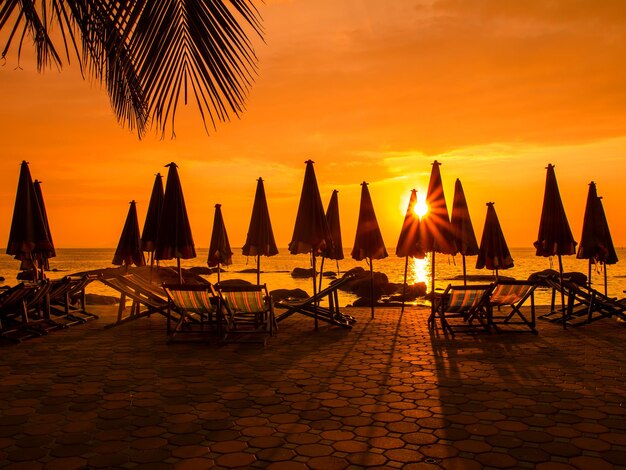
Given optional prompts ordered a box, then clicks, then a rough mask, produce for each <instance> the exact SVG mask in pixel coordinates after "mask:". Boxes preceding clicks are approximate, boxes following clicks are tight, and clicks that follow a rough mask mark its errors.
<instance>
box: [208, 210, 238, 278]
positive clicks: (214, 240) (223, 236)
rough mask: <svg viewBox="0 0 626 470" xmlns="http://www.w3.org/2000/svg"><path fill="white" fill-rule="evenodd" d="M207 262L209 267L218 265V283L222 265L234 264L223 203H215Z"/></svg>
mask: <svg viewBox="0 0 626 470" xmlns="http://www.w3.org/2000/svg"><path fill="white" fill-rule="evenodd" d="M207 264H208V265H209V267H213V266H217V282H218V284H219V282H220V265H222V264H223V265H224V266H230V265H231V264H233V250H231V249H230V242H229V241H228V233H226V225H225V224H224V217H223V216H222V205H221V204H215V217H214V218H213V232H212V233H211V243H210V245H209V255H208V258H207Z"/></svg>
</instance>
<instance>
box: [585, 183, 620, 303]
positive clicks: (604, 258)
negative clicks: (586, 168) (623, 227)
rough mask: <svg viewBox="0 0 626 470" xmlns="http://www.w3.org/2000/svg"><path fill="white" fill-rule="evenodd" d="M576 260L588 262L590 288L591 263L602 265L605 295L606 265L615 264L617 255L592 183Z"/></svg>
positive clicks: (599, 200)
mask: <svg viewBox="0 0 626 470" xmlns="http://www.w3.org/2000/svg"><path fill="white" fill-rule="evenodd" d="M576 258H578V259H587V260H589V276H588V278H589V279H588V281H589V287H591V265H592V263H601V264H603V265H604V293H605V295H607V282H606V281H607V279H606V265H607V264H615V263H617V253H616V252H615V247H614V246H613V239H612V237H611V232H610V230H609V224H608V222H607V219H606V215H605V214H604V207H603V206H602V200H601V198H599V197H598V193H597V189H596V184H595V183H594V182H593V181H592V182H591V183H589V192H588V193H587V204H586V206H585V216H584V218H583V230H582V235H581V237H580V244H579V245H578V251H577V253H576Z"/></svg>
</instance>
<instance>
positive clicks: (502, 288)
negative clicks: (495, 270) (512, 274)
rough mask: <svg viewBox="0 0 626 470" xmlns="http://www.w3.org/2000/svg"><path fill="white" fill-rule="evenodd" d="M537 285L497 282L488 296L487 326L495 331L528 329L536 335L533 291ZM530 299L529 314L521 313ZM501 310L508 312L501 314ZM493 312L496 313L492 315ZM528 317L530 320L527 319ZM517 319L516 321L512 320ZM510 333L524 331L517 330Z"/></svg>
mask: <svg viewBox="0 0 626 470" xmlns="http://www.w3.org/2000/svg"><path fill="white" fill-rule="evenodd" d="M536 288H537V284H536V283H534V282H530V281H504V280H499V281H498V282H496V283H495V284H494V286H493V289H492V291H491V293H490V295H489V325H490V326H493V327H494V329H495V330H496V331H498V332H499V331H501V327H503V326H506V327H516V326H523V327H528V328H529V329H530V331H531V332H533V333H537V330H536V328H535V326H536V315H535V289H536ZM529 299H530V312H529V314H525V313H523V312H522V311H521V308H522V306H523V305H524V304H525V303H526V302H527V301H528V300H529ZM502 308H506V309H507V310H508V311H506V312H504V313H501V310H502ZM494 310H497V312H498V313H496V314H494ZM527 315H530V318H528V317H527ZM515 317H517V320H514V318H515ZM511 331H525V330H520V329H517V328H514V329H512V330H511Z"/></svg>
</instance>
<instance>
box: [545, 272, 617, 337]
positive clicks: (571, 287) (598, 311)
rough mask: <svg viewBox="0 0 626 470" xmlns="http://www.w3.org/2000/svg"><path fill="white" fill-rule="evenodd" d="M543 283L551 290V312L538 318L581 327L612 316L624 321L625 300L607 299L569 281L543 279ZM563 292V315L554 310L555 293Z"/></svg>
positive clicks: (599, 293) (592, 290)
mask: <svg viewBox="0 0 626 470" xmlns="http://www.w3.org/2000/svg"><path fill="white" fill-rule="evenodd" d="M542 280H543V282H544V283H545V284H546V285H548V286H549V287H551V288H552V310H551V311H550V312H549V313H547V314H545V315H542V316H541V317H540V318H542V319H544V320H549V321H551V322H562V321H565V322H566V324H567V325H569V326H581V325H585V324H588V323H592V322H594V321H597V320H602V319H604V318H610V317H612V316H613V315H615V316H617V317H619V318H620V319H622V320H626V299H617V298H613V297H608V296H606V295H604V294H603V293H602V292H600V291H597V290H595V289H593V288H590V287H587V286H581V285H579V284H577V283H575V282H574V281H572V280H571V279H568V278H564V279H563V284H561V282H559V281H558V280H555V279H551V278H549V277H544V278H543V279H542ZM560 292H563V293H564V295H565V297H566V299H567V306H566V309H565V315H563V314H562V311H561V310H556V309H555V302H554V299H555V296H556V293H560Z"/></svg>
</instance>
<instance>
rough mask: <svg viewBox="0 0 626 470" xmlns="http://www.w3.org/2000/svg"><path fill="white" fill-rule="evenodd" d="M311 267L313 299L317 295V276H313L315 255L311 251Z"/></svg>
mask: <svg viewBox="0 0 626 470" xmlns="http://www.w3.org/2000/svg"><path fill="white" fill-rule="evenodd" d="M311 266H312V267H313V297H315V296H316V295H317V276H316V275H315V253H313V251H311ZM317 305H318V303H317V300H316V301H315V306H316V307H317ZM317 328H318V325H317V308H316V309H315V331H317Z"/></svg>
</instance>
